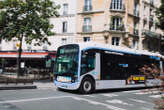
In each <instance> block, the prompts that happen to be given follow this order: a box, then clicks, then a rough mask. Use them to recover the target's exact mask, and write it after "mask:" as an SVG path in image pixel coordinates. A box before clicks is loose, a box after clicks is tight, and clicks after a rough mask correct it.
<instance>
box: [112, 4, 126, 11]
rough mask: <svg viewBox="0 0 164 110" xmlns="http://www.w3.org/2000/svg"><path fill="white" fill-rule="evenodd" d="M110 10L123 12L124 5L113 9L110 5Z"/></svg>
mask: <svg viewBox="0 0 164 110" xmlns="http://www.w3.org/2000/svg"><path fill="white" fill-rule="evenodd" d="M110 10H112V11H125V5H120V6H119V7H118V6H117V7H115V6H114V5H113V4H111V5H110Z"/></svg>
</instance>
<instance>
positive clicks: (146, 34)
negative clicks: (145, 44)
mask: <svg viewBox="0 0 164 110" xmlns="http://www.w3.org/2000/svg"><path fill="white" fill-rule="evenodd" d="M142 34H143V35H145V36H146V37H151V38H158V39H159V38H160V34H158V33H155V32H152V31H150V30H143V32H142Z"/></svg>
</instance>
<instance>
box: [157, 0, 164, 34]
mask: <svg viewBox="0 0 164 110" xmlns="http://www.w3.org/2000/svg"><path fill="white" fill-rule="evenodd" d="M156 15H157V18H158V22H157V27H159V28H160V29H162V30H163V31H164V0H161V5H160V7H159V8H157V10H156Z"/></svg>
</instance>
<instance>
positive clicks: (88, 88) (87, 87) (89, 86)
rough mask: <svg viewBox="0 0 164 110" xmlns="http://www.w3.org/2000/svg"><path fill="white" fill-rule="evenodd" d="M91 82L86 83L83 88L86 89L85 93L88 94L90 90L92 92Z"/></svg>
mask: <svg viewBox="0 0 164 110" xmlns="http://www.w3.org/2000/svg"><path fill="white" fill-rule="evenodd" d="M91 86H92V85H91V82H89V81H85V82H84V86H83V88H84V91H86V92H89V91H90V90H91Z"/></svg>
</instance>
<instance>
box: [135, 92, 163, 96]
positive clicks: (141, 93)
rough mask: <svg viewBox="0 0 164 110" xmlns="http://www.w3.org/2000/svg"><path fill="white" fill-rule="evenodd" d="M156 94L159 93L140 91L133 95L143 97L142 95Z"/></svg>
mask: <svg viewBox="0 0 164 110" xmlns="http://www.w3.org/2000/svg"><path fill="white" fill-rule="evenodd" d="M157 93H160V91H141V92H138V93H134V94H136V95H144V94H157Z"/></svg>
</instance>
